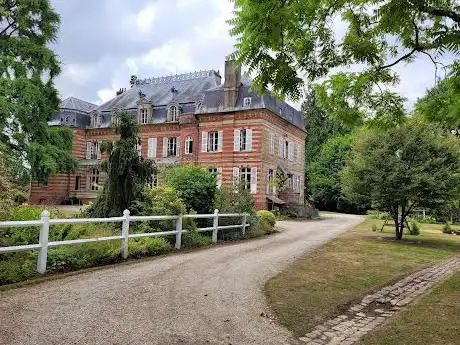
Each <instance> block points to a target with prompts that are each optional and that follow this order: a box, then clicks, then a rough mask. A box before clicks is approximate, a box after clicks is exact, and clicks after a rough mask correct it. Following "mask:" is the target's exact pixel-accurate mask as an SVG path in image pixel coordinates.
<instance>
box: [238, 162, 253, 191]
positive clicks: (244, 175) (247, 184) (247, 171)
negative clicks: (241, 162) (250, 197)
mask: <svg viewBox="0 0 460 345" xmlns="http://www.w3.org/2000/svg"><path fill="white" fill-rule="evenodd" d="M251 178H252V168H247V167H246V168H240V183H242V184H243V186H244V189H245V190H251V180H252V179H251Z"/></svg>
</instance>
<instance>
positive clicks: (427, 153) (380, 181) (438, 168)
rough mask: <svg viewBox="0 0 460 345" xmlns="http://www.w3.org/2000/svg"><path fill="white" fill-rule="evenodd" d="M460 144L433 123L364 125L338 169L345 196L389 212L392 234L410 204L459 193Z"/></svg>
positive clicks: (437, 202)
mask: <svg viewBox="0 0 460 345" xmlns="http://www.w3.org/2000/svg"><path fill="white" fill-rule="evenodd" d="M459 155H460V145H459V142H458V140H457V139H456V138H454V137H452V136H450V135H445V133H444V134H443V133H439V132H437V130H436V128H434V127H431V126H430V125H426V124H424V123H422V122H418V121H415V120H410V121H407V122H406V123H404V125H401V126H395V127H393V128H391V129H388V130H385V131H382V130H380V129H378V128H368V129H367V130H363V131H362V133H361V135H360V136H359V137H358V139H357V140H355V142H354V144H353V147H352V152H351V154H350V157H349V160H348V163H347V166H346V167H345V168H344V169H343V170H342V172H341V178H342V191H343V193H344V195H345V196H347V197H348V199H349V200H352V201H355V202H366V203H369V204H372V205H373V206H374V207H376V208H378V209H381V210H385V211H387V212H389V213H390V214H391V216H392V218H393V220H394V223H395V232H396V238H397V239H401V238H402V236H403V231H404V226H405V223H406V217H407V215H408V214H410V213H411V212H412V211H413V210H414V208H418V207H427V208H431V209H440V208H442V207H444V206H445V205H448V204H449V203H450V202H451V201H452V200H454V199H455V198H456V197H458V192H459V185H460V156H459Z"/></svg>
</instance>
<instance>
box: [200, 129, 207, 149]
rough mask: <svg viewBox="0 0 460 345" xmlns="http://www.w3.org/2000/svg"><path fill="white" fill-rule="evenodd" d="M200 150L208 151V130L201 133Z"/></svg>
mask: <svg viewBox="0 0 460 345" xmlns="http://www.w3.org/2000/svg"><path fill="white" fill-rule="evenodd" d="M201 152H208V132H202V133H201Z"/></svg>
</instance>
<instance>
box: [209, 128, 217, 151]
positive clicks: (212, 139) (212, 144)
mask: <svg viewBox="0 0 460 345" xmlns="http://www.w3.org/2000/svg"><path fill="white" fill-rule="evenodd" d="M208 152H219V132H218V131H212V132H208Z"/></svg>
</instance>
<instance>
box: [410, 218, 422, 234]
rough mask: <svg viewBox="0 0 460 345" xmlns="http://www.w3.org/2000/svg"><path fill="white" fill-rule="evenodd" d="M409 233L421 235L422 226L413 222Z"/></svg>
mask: <svg viewBox="0 0 460 345" xmlns="http://www.w3.org/2000/svg"><path fill="white" fill-rule="evenodd" d="M409 233H410V234H411V235H420V225H419V224H418V223H417V222H415V221H412V222H411V223H410V228H409Z"/></svg>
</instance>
